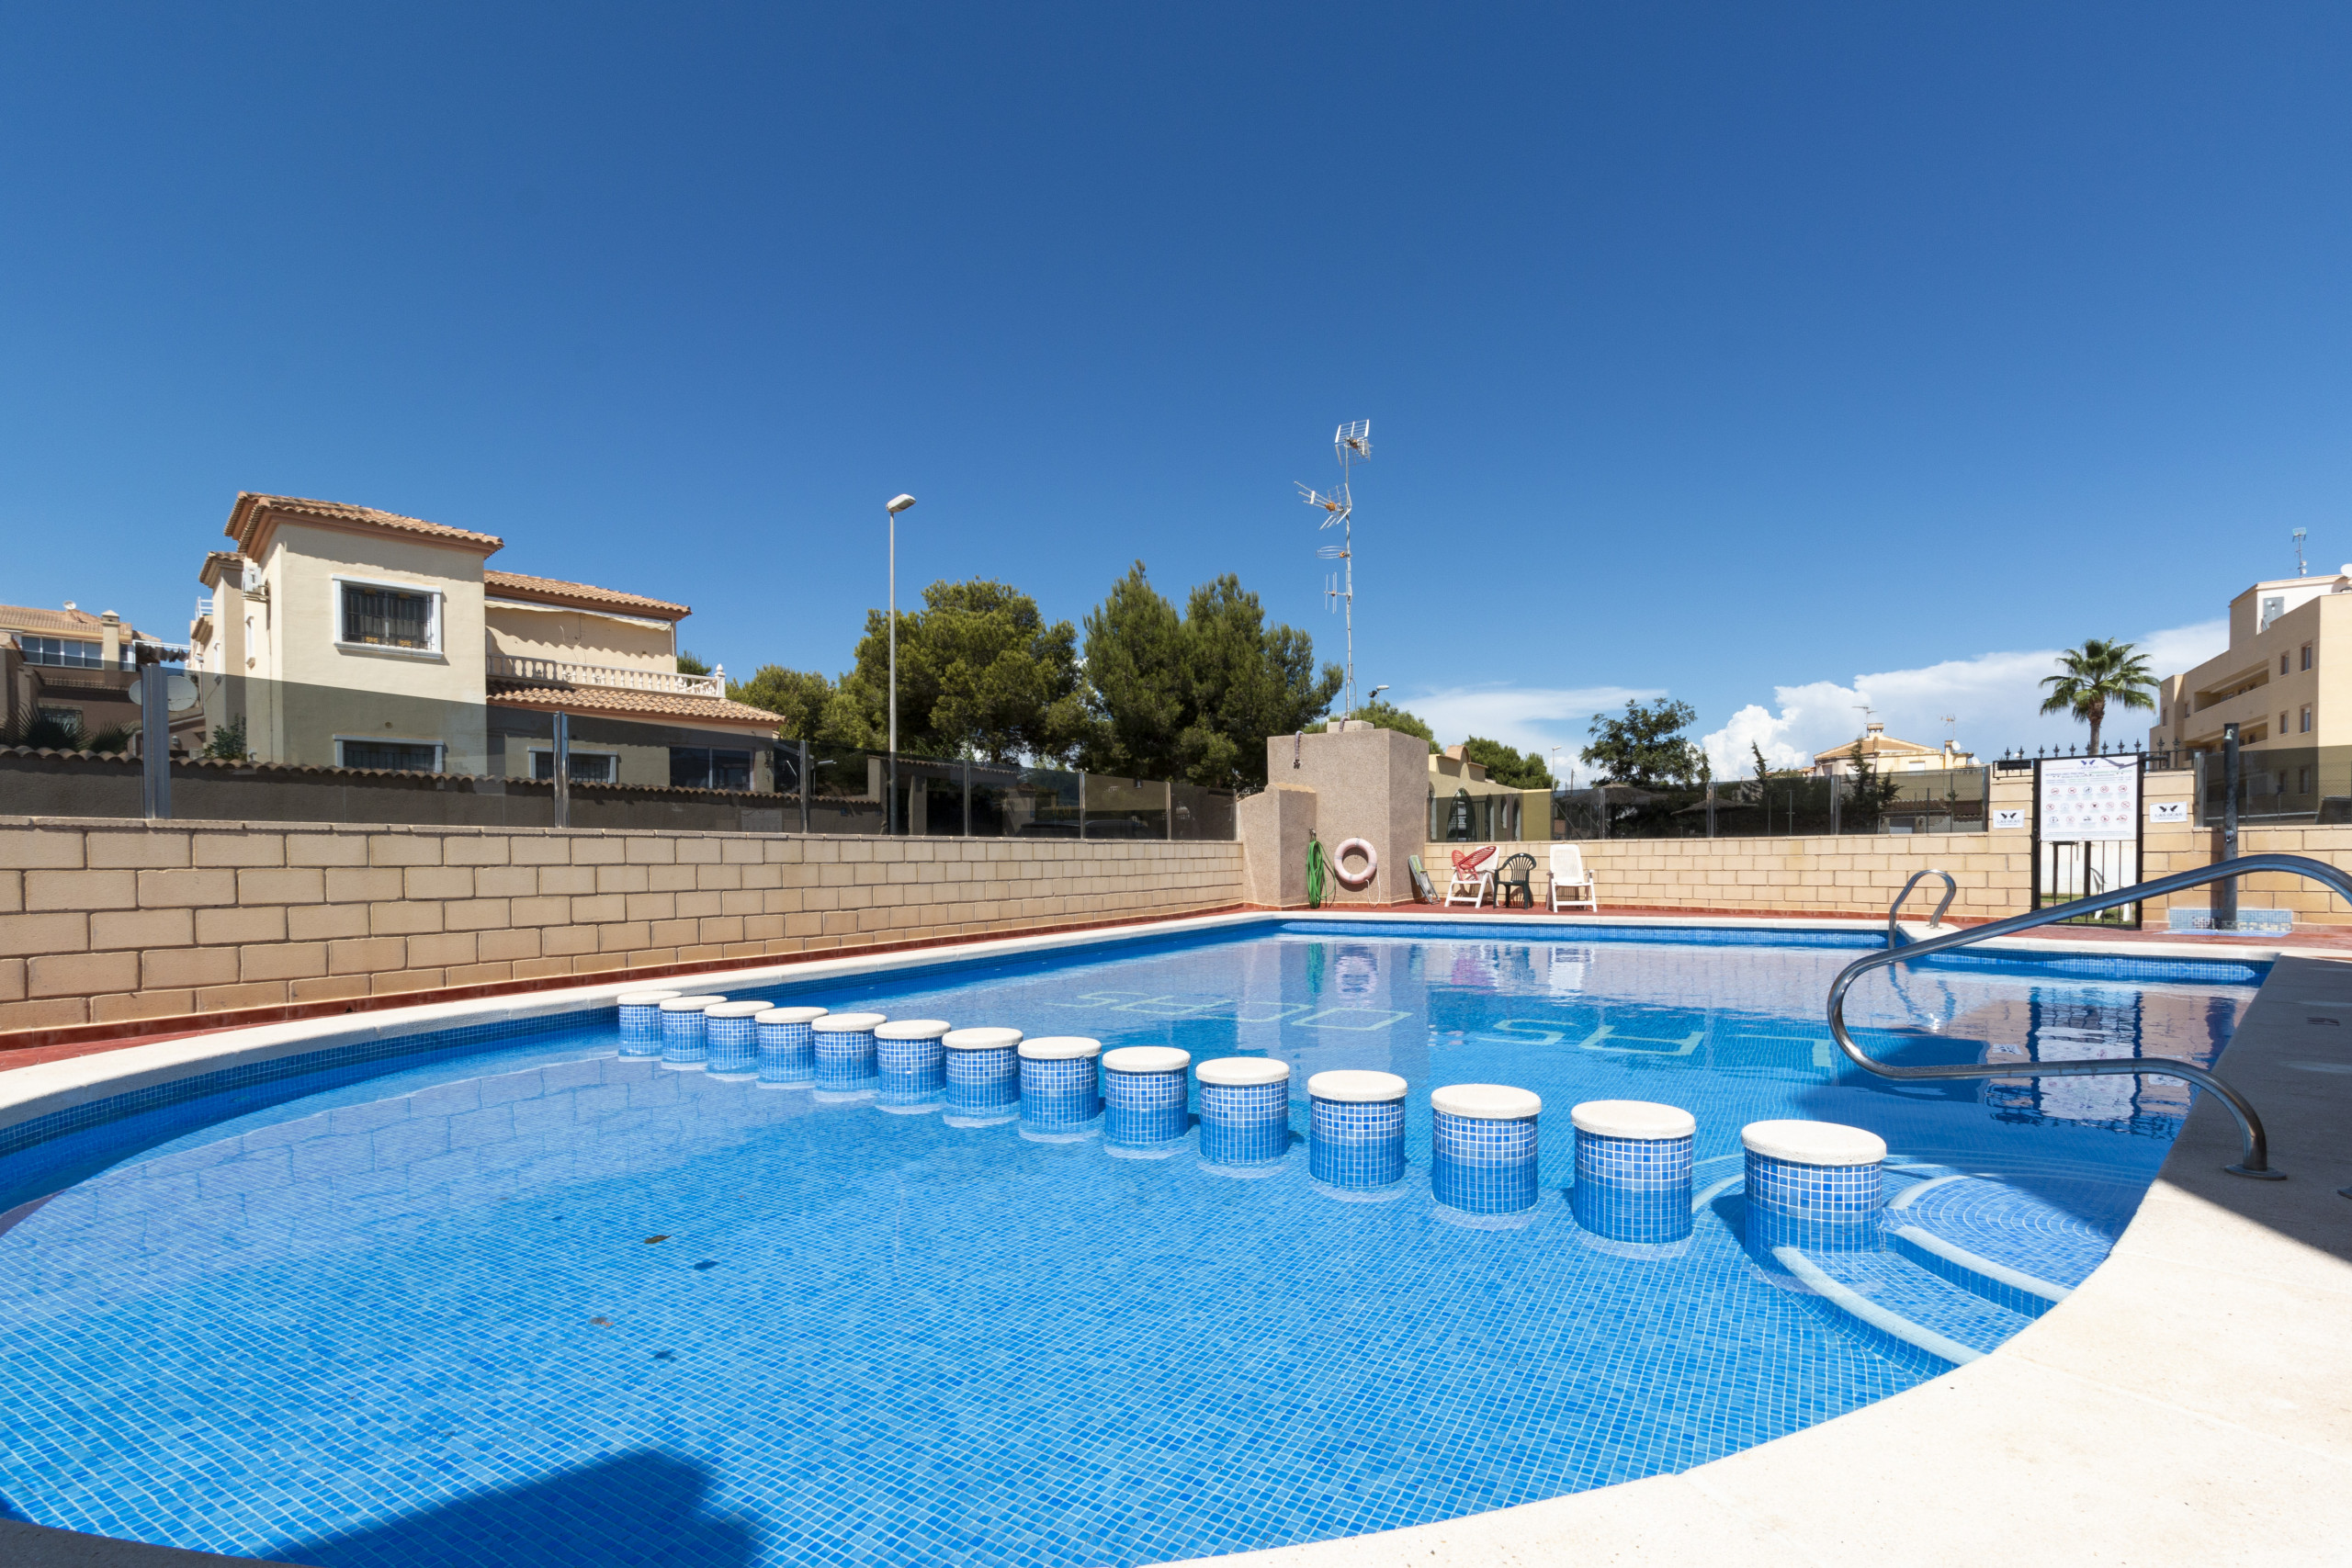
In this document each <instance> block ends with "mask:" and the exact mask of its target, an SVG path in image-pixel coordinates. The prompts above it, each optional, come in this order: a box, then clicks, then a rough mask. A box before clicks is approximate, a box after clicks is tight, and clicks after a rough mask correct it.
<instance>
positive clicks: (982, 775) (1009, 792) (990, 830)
mask: <svg viewBox="0 0 2352 1568" xmlns="http://www.w3.org/2000/svg"><path fill="white" fill-rule="evenodd" d="M1079 791H1080V781H1079V776H1078V775H1077V774H1076V773H1063V772H1061V771H1059V770H1058V769H1055V768H1018V767H1012V766H1010V765H1006V764H1000V763H994V762H975V763H973V764H972V836H973V837H974V838H978V839H1075V838H1077V837H1078V823H1079V798H1080V797H1079Z"/></svg>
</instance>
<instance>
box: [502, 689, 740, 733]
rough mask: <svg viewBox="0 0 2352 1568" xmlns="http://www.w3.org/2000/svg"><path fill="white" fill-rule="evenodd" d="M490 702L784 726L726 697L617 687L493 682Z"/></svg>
mask: <svg viewBox="0 0 2352 1568" xmlns="http://www.w3.org/2000/svg"><path fill="white" fill-rule="evenodd" d="M489 700H490V701H492V702H493V703H511V704H515V705H520V706H526V707H560V708H565V709H584V710H586V711H589V712H592V713H611V714H628V715H634V716H641V717H645V718H715V719H725V720H727V721H729V722H730V723H735V724H762V725H765V726H767V727H769V728H775V726H776V725H778V724H780V723H782V722H783V720H782V719H780V718H779V717H778V716H776V715H775V714H773V713H770V712H769V711H768V710H767V709H765V708H755V707H752V706H751V705H749V704H745V703H738V702H729V700H728V699H726V698H724V697H689V696H681V695H674V694H670V693H666V692H628V691H622V690H620V689H619V688H617V687H614V686H568V685H552V684H549V683H548V682H531V683H527V684H526V683H524V682H501V681H492V682H491V683H490V692H489Z"/></svg>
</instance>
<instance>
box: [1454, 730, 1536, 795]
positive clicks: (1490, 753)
mask: <svg viewBox="0 0 2352 1568" xmlns="http://www.w3.org/2000/svg"><path fill="white" fill-rule="evenodd" d="M1462 754H1463V756H1464V757H1466V758H1468V759H1469V760H1470V761H1473V762H1476V763H1479V764H1481V765H1482V766H1484V767H1485V768H1486V770H1487V777H1488V778H1490V779H1492V780H1494V781H1495V782H1496V783H1497V784H1509V785H1510V787H1511V788H1513V789H1550V788H1551V787H1552V770H1551V769H1549V768H1547V767H1545V766H1544V759H1543V757H1542V756H1540V755H1539V754H1538V753H1536V752H1533V751H1529V752H1525V753H1521V752H1518V751H1514V750H1511V749H1510V747H1508V746H1506V745H1504V744H1503V743H1502V742H1501V741H1499V740H1488V739H1485V738H1483V737H1481V736H1476V735H1474V736H1472V737H1471V738H1470V739H1467V740H1464V742H1463V743H1462Z"/></svg>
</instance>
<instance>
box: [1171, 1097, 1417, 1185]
mask: <svg viewBox="0 0 2352 1568" xmlns="http://www.w3.org/2000/svg"><path fill="white" fill-rule="evenodd" d="M1200 1100H1201V1139H1200V1145H1201V1157H1202V1158H1203V1159H1204V1160H1208V1161H1210V1162H1212V1163H1214V1164H1218V1165H1237V1166H1238V1165H1258V1164H1261V1163H1263V1162H1265V1161H1267V1160H1276V1159H1280V1158H1282V1157H1283V1156H1284V1155H1285V1154H1287V1153H1289V1152H1290V1117H1291V1104H1290V1085H1289V1084H1288V1083H1287V1082H1281V1083H1253V1084H1210V1083H1204V1084H1203V1085H1201V1086H1200ZM1401 1125H1402V1119H1401V1118H1400V1119H1399V1126H1400V1129H1401Z"/></svg>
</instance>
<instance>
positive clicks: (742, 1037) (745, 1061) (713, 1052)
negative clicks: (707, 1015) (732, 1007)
mask: <svg viewBox="0 0 2352 1568" xmlns="http://www.w3.org/2000/svg"><path fill="white" fill-rule="evenodd" d="M703 1033H704V1039H705V1042H706V1046H707V1055H705V1057H704V1066H705V1067H706V1068H707V1070H708V1071H710V1072H713V1073H717V1074H718V1075H720V1076H721V1077H725V1076H727V1075H729V1074H754V1073H757V1072H758V1070H759V1066H760V1041H759V1029H758V1026H757V1025H755V1024H753V1023H752V1021H751V1020H750V1019H748V1018H713V1019H710V1020H709V1021H707V1023H706V1024H705V1025H704V1031H703Z"/></svg>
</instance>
